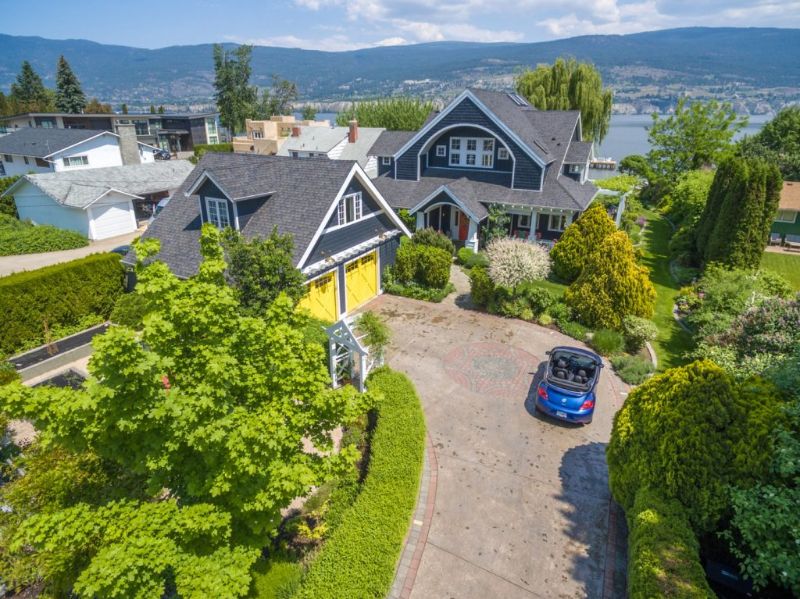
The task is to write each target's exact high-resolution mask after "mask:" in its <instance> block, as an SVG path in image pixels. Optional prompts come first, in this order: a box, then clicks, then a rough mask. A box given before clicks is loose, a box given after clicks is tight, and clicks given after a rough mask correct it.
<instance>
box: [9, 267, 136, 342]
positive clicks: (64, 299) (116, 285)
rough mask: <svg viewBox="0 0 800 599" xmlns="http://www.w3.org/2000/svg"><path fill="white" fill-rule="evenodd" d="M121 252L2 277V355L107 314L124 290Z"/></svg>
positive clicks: (43, 340)
mask: <svg viewBox="0 0 800 599" xmlns="http://www.w3.org/2000/svg"><path fill="white" fill-rule="evenodd" d="M119 261H120V256H118V255H117V254H92V255H91V256H87V257H86V258H81V259H79V260H73V261H72V262H65V263H64V264H55V265H53V266H47V267H45V268H40V269H38V270H32V271H28V272H20V273H16V274H12V275H9V276H7V277H3V278H0V314H2V315H3V326H2V327H0V354H2V355H11V354H13V353H15V352H16V351H17V350H18V349H19V348H20V346H22V345H23V344H25V343H28V342H30V341H32V340H39V341H41V342H42V343H44V342H45V339H46V333H45V331H46V330H47V329H49V328H52V327H54V326H59V325H60V326H69V325H74V324H77V323H78V322H79V321H80V320H81V319H82V318H84V317H86V316H89V315H92V314H98V315H101V316H106V317H107V316H108V315H109V314H111V310H112V309H113V307H114V302H116V300H117V297H119V295H120V294H121V293H122V291H123V283H124V277H125V275H124V272H123V270H122V265H121V264H120V262H119Z"/></svg>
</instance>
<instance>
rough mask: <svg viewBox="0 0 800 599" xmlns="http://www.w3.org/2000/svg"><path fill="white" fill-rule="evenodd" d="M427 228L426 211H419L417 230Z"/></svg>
mask: <svg viewBox="0 0 800 599" xmlns="http://www.w3.org/2000/svg"><path fill="white" fill-rule="evenodd" d="M424 228H425V213H424V212H422V211H420V212H417V231H419V230H420V229H424Z"/></svg>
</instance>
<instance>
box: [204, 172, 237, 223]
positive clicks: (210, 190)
mask: <svg viewBox="0 0 800 599" xmlns="http://www.w3.org/2000/svg"><path fill="white" fill-rule="evenodd" d="M197 195H199V196H200V214H201V216H202V217H203V222H204V223H207V222H208V209H207V206H206V198H207V197H210V198H215V199H218V200H225V203H226V204H227V206H228V218H229V219H230V222H231V226H234V224H235V222H236V220H235V219H234V215H233V203H232V202H231V201H230V200H228V199H227V198H226V197H225V194H224V193H222V191H220V189H219V187H217V186H216V185H214V183H213V182H211V181H210V180H208V179H207V180H206V181H205V183H203V184H202V185H201V186H200V189H198V190H197Z"/></svg>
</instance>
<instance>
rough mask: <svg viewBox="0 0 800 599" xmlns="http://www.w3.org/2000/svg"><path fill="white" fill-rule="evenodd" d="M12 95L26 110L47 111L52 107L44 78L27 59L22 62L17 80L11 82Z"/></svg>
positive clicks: (21, 107)
mask: <svg viewBox="0 0 800 599" xmlns="http://www.w3.org/2000/svg"><path fill="white" fill-rule="evenodd" d="M11 95H12V96H13V97H14V100H16V102H17V103H18V105H19V108H20V109H21V110H22V111H24V112H46V111H48V108H50V106H49V104H50V97H49V96H48V94H47V90H46V89H45V87H44V83H42V78H41V77H39V75H38V74H37V73H36V71H34V70H33V67H32V66H31V63H29V62H28V61H27V60H25V61H23V62H22V67H21V68H20V71H19V74H18V75H17V80H16V81H15V82H14V83H12V84H11Z"/></svg>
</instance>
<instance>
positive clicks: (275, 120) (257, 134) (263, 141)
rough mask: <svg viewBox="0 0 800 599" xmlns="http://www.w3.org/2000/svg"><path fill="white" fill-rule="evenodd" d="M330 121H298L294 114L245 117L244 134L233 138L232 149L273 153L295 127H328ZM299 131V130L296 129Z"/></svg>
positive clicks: (245, 151)
mask: <svg viewBox="0 0 800 599" xmlns="http://www.w3.org/2000/svg"><path fill="white" fill-rule="evenodd" d="M330 126H331V124H330V121H327V120H325V121H308V120H304V121H298V120H297V119H295V118H294V115H284V116H272V117H270V118H269V120H267V121H254V120H251V119H247V120H246V121H245V122H244V128H245V135H244V136H240V137H234V138H233V151H234V152H236V153H238V154H265V155H275V154H277V153H278V150H280V148H281V146H282V145H283V143H284V142H285V141H286V140H287V139H288V137H289V136H290V135H291V134H292V130H293V129H295V128H297V127H330ZM297 133H299V130H297Z"/></svg>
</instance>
